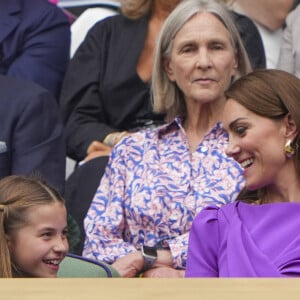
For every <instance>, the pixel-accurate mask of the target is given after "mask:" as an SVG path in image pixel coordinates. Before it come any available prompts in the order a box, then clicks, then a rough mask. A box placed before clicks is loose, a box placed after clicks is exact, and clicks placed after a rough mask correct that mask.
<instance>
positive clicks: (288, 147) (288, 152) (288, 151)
mask: <svg viewBox="0 0 300 300" xmlns="http://www.w3.org/2000/svg"><path fill="white" fill-rule="evenodd" d="M295 152H296V150H295V149H294V148H293V146H292V141H291V140H287V142H286V143H285V145H284V153H285V156H286V157H287V158H291V157H293V156H294V155H295Z"/></svg>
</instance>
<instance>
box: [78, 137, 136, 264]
mask: <svg viewBox="0 0 300 300" xmlns="http://www.w3.org/2000/svg"><path fill="white" fill-rule="evenodd" d="M122 145H123V143H122V144H121V145H120V147H119V146H116V147H115V148H114V149H113V151H112V154H111V158H110V160H109V163H108V165H107V167H106V171H105V174H104V177H103V178H102V180H101V183H100V186H99V188H98V190H97V192H96V195H95V197H94V199H93V201H92V203H91V206H90V209H89V211H88V213H87V216H86V218H85V221H84V227H85V232H86V240H85V245H84V250H83V255H84V256H86V257H90V258H93V259H96V260H104V261H105V262H107V263H112V262H114V261H115V260H116V259H117V258H119V257H122V256H124V255H126V254H127V253H130V252H135V251H137V250H136V249H135V247H134V246H133V245H132V244H131V243H129V242H125V241H124V238H123V236H124V231H125V226H126V220H125V218H124V201H125V200H124V197H125V193H124V188H125V177H126V176H125V174H126V166H125V162H124V159H123V150H124V148H122Z"/></svg>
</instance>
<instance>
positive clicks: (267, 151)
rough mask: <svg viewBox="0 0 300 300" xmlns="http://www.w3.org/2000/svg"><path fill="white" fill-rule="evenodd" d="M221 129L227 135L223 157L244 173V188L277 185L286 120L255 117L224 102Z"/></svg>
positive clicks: (284, 140) (234, 104) (233, 103)
mask: <svg viewBox="0 0 300 300" xmlns="http://www.w3.org/2000/svg"><path fill="white" fill-rule="evenodd" d="M223 124H224V128H225V129H226V131H227V132H228V134H229V144H228V148H227V150H226V153H227V155H229V156H231V157H233V158H234V159H235V160H236V161H237V162H239V163H240V164H241V166H242V167H243V169H244V176H245V179H246V187H247V188H248V189H249V190H256V189H259V188H262V187H265V186H268V185H276V184H278V183H279V182H278V181H279V180H280V179H279V178H280V171H281V170H283V169H284V166H285V164H286V161H287V159H286V157H285V154H284V145H285V142H286V133H287V127H286V117H284V118H283V119H281V120H278V121H274V120H272V119H269V118H265V117H262V116H259V115H257V114H255V113H253V112H251V111H250V110H248V109H246V108H245V107H244V106H242V105H240V104H239V103H238V102H237V101H235V100H233V99H229V100H227V101H226V104H225V108H224V116H223Z"/></svg>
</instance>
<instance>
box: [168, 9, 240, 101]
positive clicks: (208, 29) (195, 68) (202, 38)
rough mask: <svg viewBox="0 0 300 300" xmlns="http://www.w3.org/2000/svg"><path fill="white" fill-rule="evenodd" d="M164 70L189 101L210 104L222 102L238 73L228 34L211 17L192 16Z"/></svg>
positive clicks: (219, 22) (174, 45)
mask: <svg viewBox="0 0 300 300" xmlns="http://www.w3.org/2000/svg"><path fill="white" fill-rule="evenodd" d="M165 69H166V72H167V74H168V77H169V79H170V80H171V81H175V82H176V83H177V85H178V87H179V88H180V89H181V91H182V92H183V94H184V95H185V99H186V101H191V102H198V103H209V102H212V101H215V100H219V99H223V98H224V91H225V89H226V88H227V87H228V86H229V84H230V81H231V78H232V76H233V75H234V74H235V72H236V69H237V59H236V55H235V52H234V49H233V47H232V44H231V41H230V36H229V32H228V30H227V29H226V28H225V26H224V25H223V23H222V22H221V21H220V20H219V19H218V18H217V17H216V16H214V15H213V14H211V13H207V12H203V13H199V14H197V15H195V16H193V17H192V18H191V19H190V20H189V21H188V22H187V23H186V24H185V25H184V26H183V27H182V28H181V29H180V30H179V31H178V33H177V34H176V36H175V38H174V42H173V47H172V51H171V56H170V60H169V61H166V62H165Z"/></svg>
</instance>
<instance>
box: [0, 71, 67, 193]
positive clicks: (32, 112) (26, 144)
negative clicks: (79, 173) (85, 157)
mask: <svg viewBox="0 0 300 300" xmlns="http://www.w3.org/2000/svg"><path fill="white" fill-rule="evenodd" d="M0 124H1V126H0V178H2V177H4V176H8V175H12V174H18V175H28V174H31V173H36V174H40V175H41V176H42V178H44V179H45V180H46V181H47V182H48V183H49V184H51V185H52V186H54V187H55V188H57V189H58V190H59V191H61V192H62V191H63V187H64V179H65V157H66V154H65V143H64V139H63V134H62V132H63V126H62V122H61V120H60V115H59V112H58V106H57V103H56V101H55V99H54V97H53V96H52V95H51V94H50V93H49V92H48V91H47V90H45V89H44V88H42V87H40V86H38V85H36V84H34V83H32V82H30V81H23V80H20V79H16V78H10V77H8V76H3V75H0Z"/></svg>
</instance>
